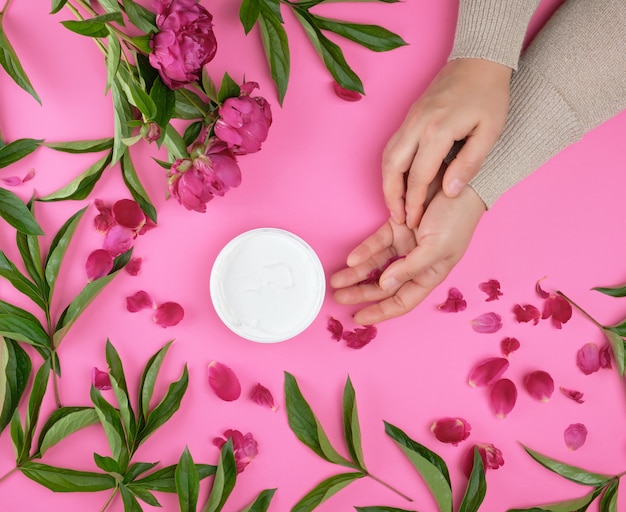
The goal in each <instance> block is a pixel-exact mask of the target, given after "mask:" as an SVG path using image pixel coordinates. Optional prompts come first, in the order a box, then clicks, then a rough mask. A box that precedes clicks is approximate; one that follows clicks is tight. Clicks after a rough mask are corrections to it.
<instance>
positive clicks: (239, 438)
mask: <svg viewBox="0 0 626 512" xmlns="http://www.w3.org/2000/svg"><path fill="white" fill-rule="evenodd" d="M223 435H224V438H225V439H224V438H222V437H216V438H214V439H213V444H214V445H215V446H217V447H218V448H220V449H221V448H222V446H224V445H225V444H226V442H227V441H228V439H232V442H233V454H234V455H235V464H236V466H237V473H241V472H242V471H243V470H244V469H246V466H247V465H248V464H250V463H251V462H252V461H253V460H254V458H255V457H256V456H257V454H258V453H259V445H258V444H257V442H256V441H255V440H254V437H252V434H251V433H250V432H248V433H247V434H246V435H245V436H244V435H243V434H242V433H241V432H239V430H226V431H225V432H224V434H223Z"/></svg>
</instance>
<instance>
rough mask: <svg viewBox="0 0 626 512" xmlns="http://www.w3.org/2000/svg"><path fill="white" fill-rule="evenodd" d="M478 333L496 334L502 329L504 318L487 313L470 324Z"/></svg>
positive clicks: (496, 314)
mask: <svg viewBox="0 0 626 512" xmlns="http://www.w3.org/2000/svg"><path fill="white" fill-rule="evenodd" d="M470 325H471V326H472V329H474V330H475V331H476V332H482V333H488V334H489V333H494V332H497V331H499V330H500V329H502V317H501V316H500V315H498V313H485V314H483V315H480V316H479V317H477V318H474V320H472V321H471V322H470Z"/></svg>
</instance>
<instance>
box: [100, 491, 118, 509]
mask: <svg viewBox="0 0 626 512" xmlns="http://www.w3.org/2000/svg"><path fill="white" fill-rule="evenodd" d="M117 490H118V488H117V487H115V489H113V492H112V493H111V496H109V499H108V500H107V501H106V503H105V504H104V507H102V508H101V509H100V512H104V511H105V510H106V509H107V508H109V505H110V504H111V502H112V501H113V498H115V495H116V494H117Z"/></svg>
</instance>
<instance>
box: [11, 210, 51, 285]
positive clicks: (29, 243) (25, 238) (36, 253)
mask: <svg viewBox="0 0 626 512" xmlns="http://www.w3.org/2000/svg"><path fill="white" fill-rule="evenodd" d="M28 209H29V210H30V212H31V213H33V205H32V200H31V201H30V202H29V204H28ZM15 241H16V243H17V248H18V250H19V251H20V256H21V257H22V261H23V262H24V267H25V268H26V271H27V272H28V275H29V276H30V277H31V279H32V280H33V282H34V283H35V284H36V285H37V288H39V290H40V292H41V295H42V296H44V297H47V296H48V289H47V283H46V282H45V279H44V275H43V267H42V263H41V248H40V247H39V238H37V236H35V235H26V234H24V233H21V232H20V231H18V232H17V233H16V234H15Z"/></svg>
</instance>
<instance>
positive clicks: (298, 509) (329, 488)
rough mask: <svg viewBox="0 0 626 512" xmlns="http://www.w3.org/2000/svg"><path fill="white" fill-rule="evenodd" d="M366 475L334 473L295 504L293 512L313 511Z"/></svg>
mask: <svg viewBox="0 0 626 512" xmlns="http://www.w3.org/2000/svg"><path fill="white" fill-rule="evenodd" d="M364 476H365V475H364V474H363V473H340V474H338V475H333V476H331V477H330V478H327V479H326V480H324V481H323V482H320V483H319V484H317V485H316V486H315V487H314V488H313V489H312V490H311V491H310V492H309V493H308V494H306V496H304V497H303V498H302V499H301V500H300V501H298V503H296V504H295V505H294V506H293V508H292V509H291V512H311V511H312V510H315V509H316V508H317V507H318V506H319V505H320V504H321V503H323V502H324V501H326V500H327V499H328V498H330V497H331V496H333V495H334V494H336V493H338V492H339V491H341V489H343V488H344V487H346V486H347V485H348V484H350V483H352V482H354V481H355V480H358V479H359V478H363V477H364Z"/></svg>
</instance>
